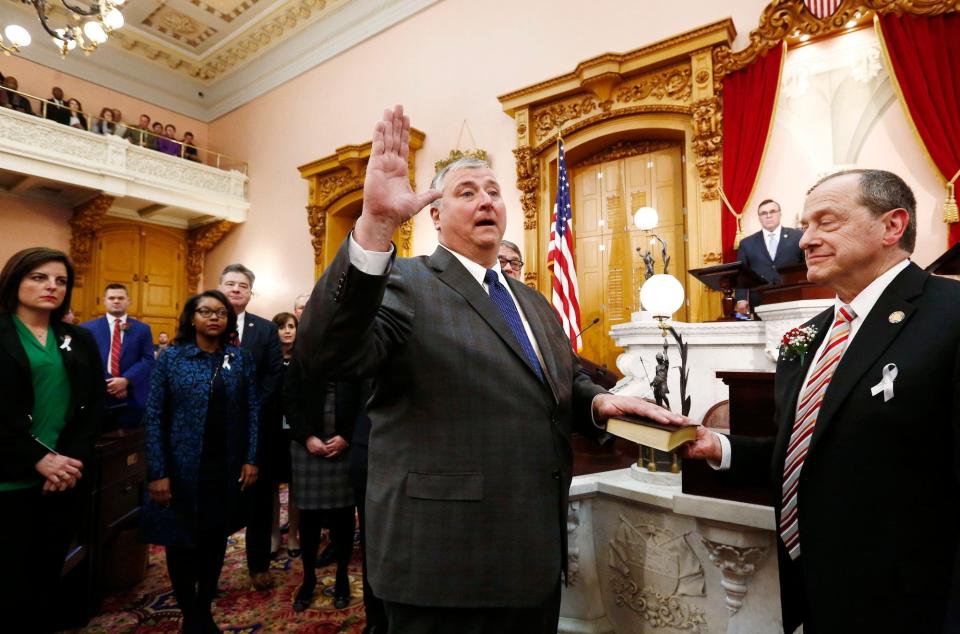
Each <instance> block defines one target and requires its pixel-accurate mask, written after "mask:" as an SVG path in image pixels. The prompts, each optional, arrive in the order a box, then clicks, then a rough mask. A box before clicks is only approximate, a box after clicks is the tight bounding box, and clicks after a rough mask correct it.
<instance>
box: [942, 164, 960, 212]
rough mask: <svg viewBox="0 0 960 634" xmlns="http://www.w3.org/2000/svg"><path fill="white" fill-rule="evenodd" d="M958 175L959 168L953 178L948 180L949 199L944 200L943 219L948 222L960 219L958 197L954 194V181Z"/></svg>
mask: <svg viewBox="0 0 960 634" xmlns="http://www.w3.org/2000/svg"><path fill="white" fill-rule="evenodd" d="M958 176H960V170H957V173H956V174H954V175H953V178H951V179H950V180H949V181H947V199H946V200H945V201H944V202H943V221H944V222H945V223H947V224H950V223H951V222H958V221H960V215H958V214H957V199H956V198H955V197H954V195H953V193H954V185H953V183H954V182H955V181H956V180H957V177H958Z"/></svg>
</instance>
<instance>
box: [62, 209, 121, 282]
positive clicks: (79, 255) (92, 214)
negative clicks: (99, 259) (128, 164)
mask: <svg viewBox="0 0 960 634" xmlns="http://www.w3.org/2000/svg"><path fill="white" fill-rule="evenodd" d="M113 201H114V197H113V196H107V195H106V194H100V195H99V196H97V197H96V198H94V199H92V200H90V201H87V202H85V203H83V204H82V205H78V206H76V207H74V209H73V216H72V217H71V218H70V259H71V260H72V261H73V266H74V271H75V274H76V275H75V280H74V286H75V287H76V288H83V286H84V276H85V274H86V273H87V271H88V270H89V269H90V264H91V263H92V262H93V247H94V245H95V244H96V243H97V232H98V231H99V230H100V227H101V226H102V225H103V217H104V216H105V215H106V214H107V211H108V210H109V209H110V207H111V206H112V205H113Z"/></svg>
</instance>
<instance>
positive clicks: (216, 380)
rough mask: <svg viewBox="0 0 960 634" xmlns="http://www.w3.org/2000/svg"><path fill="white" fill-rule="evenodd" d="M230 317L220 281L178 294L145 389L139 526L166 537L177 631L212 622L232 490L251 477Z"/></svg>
mask: <svg viewBox="0 0 960 634" xmlns="http://www.w3.org/2000/svg"><path fill="white" fill-rule="evenodd" d="M236 323H237V317H236V314H235V313H234V311H233V308H232V307H231V306H230V302H229V301H227V298H226V297H224V295H223V294H222V293H220V292H219V291H204V292H203V293H201V294H199V295H195V296H194V297H191V298H190V299H189V300H187V303H186V305H185V306H184V308H183V313H182V314H181V315H180V324H179V327H178V330H177V336H176V338H175V339H174V345H173V346H172V347H171V348H169V349H167V351H166V352H164V353H163V354H162V355H160V358H159V359H158V360H157V365H156V368H155V369H154V371H153V375H152V376H151V380H150V395H149V396H148V398H147V413H146V418H145V421H146V425H145V426H146V432H147V470H148V471H147V479H148V480H149V487H148V488H149V498H148V500H147V502H146V504H145V506H144V524H143V526H144V532H145V535H146V537H147V539H148V541H150V542H151V543H154V544H162V545H164V546H166V551H167V569H168V571H169V573H170V581H171V583H172V584H173V592H174V595H175V596H176V598H177V603H178V604H179V606H180V610H181V612H182V613H183V631H184V632H185V633H191V632H219V631H220V630H219V629H218V628H217V626H216V624H215V623H214V621H213V617H212V615H211V612H210V609H211V604H212V603H213V597H214V595H215V594H216V590H217V581H218V580H219V578H220V570H221V569H222V568H223V559H224V554H225V553H226V548H227V536H229V535H230V534H231V533H232V532H234V531H236V530H237V529H239V528H240V526H241V522H240V520H239V518H241V517H242V513H241V510H240V493H241V492H242V491H243V490H244V489H246V488H247V487H249V486H250V485H252V484H253V483H254V482H255V481H256V479H257V467H256V455H257V430H258V424H257V411H258V409H259V399H258V397H257V393H256V387H255V380H254V367H253V362H252V360H251V359H250V356H249V355H248V354H247V353H246V352H244V351H242V350H241V349H240V348H239V347H237V346H233V345H230V343H229V339H230V333H232V332H234V331H235V330H236Z"/></svg>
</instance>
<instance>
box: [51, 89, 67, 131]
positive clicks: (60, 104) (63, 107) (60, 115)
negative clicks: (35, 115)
mask: <svg viewBox="0 0 960 634" xmlns="http://www.w3.org/2000/svg"><path fill="white" fill-rule="evenodd" d="M46 118H47V119H49V120H51V121H56V122H57V123H62V124H63V125H70V108H68V107H67V102H66V101H65V100H64V99H63V89H62V88H60V87H59V86H54V88H53V95H52V96H51V97H50V99H48V100H47V112H46Z"/></svg>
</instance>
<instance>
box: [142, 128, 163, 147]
mask: <svg viewBox="0 0 960 634" xmlns="http://www.w3.org/2000/svg"><path fill="white" fill-rule="evenodd" d="M161 140H163V124H162V123H160V122H159V121H154V122H153V125H152V126H150V134H148V135H147V145H146V147H148V148H150V149H151V150H160V141H161Z"/></svg>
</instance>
